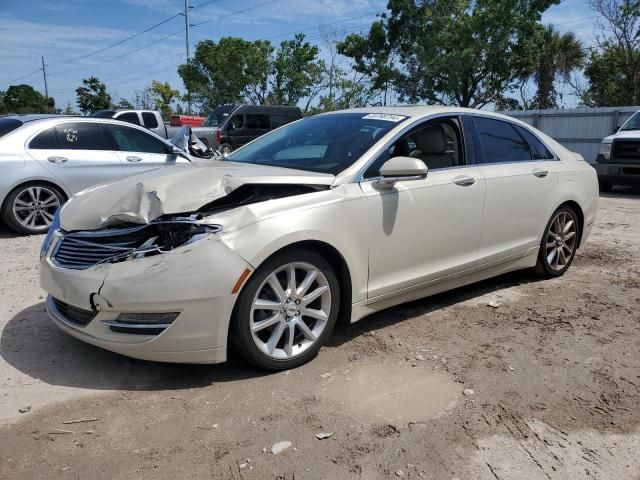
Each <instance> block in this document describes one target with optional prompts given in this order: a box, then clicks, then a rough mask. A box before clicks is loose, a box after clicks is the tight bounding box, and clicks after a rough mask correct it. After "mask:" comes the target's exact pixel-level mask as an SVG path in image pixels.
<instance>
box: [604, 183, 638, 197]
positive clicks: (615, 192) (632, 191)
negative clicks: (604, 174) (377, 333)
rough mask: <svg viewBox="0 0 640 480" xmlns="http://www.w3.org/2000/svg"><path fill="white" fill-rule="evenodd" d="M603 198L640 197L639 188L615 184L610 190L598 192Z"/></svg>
mask: <svg viewBox="0 0 640 480" xmlns="http://www.w3.org/2000/svg"><path fill="white" fill-rule="evenodd" d="M600 196H601V197H603V198H640V188H635V187H621V186H615V187H613V189H612V190H611V191H610V192H600Z"/></svg>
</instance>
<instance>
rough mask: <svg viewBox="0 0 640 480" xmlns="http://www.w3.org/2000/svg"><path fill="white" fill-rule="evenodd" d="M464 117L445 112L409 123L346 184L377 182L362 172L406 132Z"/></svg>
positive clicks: (459, 113)
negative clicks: (435, 122) (424, 125)
mask: <svg viewBox="0 0 640 480" xmlns="http://www.w3.org/2000/svg"><path fill="white" fill-rule="evenodd" d="M464 115H465V114H464V113H463V112H446V113H437V114H434V115H428V116H425V117H420V118H416V119H415V121H414V122H411V123H409V124H408V125H405V126H404V128H403V129H402V130H400V131H399V132H397V133H395V134H394V135H393V137H391V138H390V139H389V140H387V141H386V142H385V143H384V145H383V146H382V147H380V148H379V149H378V151H377V152H375V153H374V154H373V155H371V158H369V160H368V161H367V163H366V164H365V165H364V166H363V167H362V168H361V169H360V170H359V171H358V173H356V174H355V175H354V176H353V178H352V179H351V182H348V183H364V182H368V181H370V180H377V179H378V178H380V177H375V178H365V177H364V172H366V171H367V169H368V168H369V167H370V166H371V164H372V163H373V162H375V161H376V160H377V159H378V155H380V154H382V152H384V151H385V150H387V149H388V148H389V147H390V146H391V144H392V143H393V142H395V141H396V140H398V139H399V138H400V137H402V136H403V135H404V134H406V133H407V132H408V131H410V130H412V129H413V128H414V127H416V126H418V125H419V124H420V123H426V122H429V121H431V120H437V119H439V118H451V117H457V118H460V117H463V116H464ZM460 127H461V130H463V127H462V125H461V126H460ZM461 134H462V135H463V139H462V143H463V148H466V146H465V142H464V132H461ZM365 155H366V152H365ZM466 157H467V155H466V152H465V160H466ZM354 163H355V162H354ZM469 166H471V165H467V164H465V165H458V166H456V167H447V168H446V169H450V168H451V169H452V168H460V167H469ZM473 166H476V164H473ZM446 169H445V168H438V171H440V170H446ZM339 175H340V174H338V175H337V176H339Z"/></svg>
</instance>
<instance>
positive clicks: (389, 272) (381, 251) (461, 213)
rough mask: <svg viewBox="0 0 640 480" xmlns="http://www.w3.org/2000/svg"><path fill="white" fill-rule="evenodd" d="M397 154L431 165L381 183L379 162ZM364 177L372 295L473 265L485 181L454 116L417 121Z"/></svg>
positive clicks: (383, 294)
mask: <svg viewBox="0 0 640 480" xmlns="http://www.w3.org/2000/svg"><path fill="white" fill-rule="evenodd" d="M392 156H409V157H413V158H419V159H421V160H422V161H424V162H425V164H426V165H427V167H429V172H428V175H427V177H426V178H425V179H421V180H411V181H400V182H397V183H396V184H395V186H394V187H393V188H391V189H380V188H378V187H377V186H376V182H375V177H376V176H377V175H379V173H378V171H377V169H378V168H379V167H380V165H381V164H382V163H383V162H384V160H385V159H386V158H390V157H392ZM364 176H365V181H363V182H362V183H361V187H362V190H363V192H364V194H365V197H366V198H365V201H366V202H367V214H368V217H369V218H368V229H369V232H368V233H369V287H368V290H369V298H370V299H376V298H378V297H384V296H385V295H386V294H391V293H393V292H397V291H399V290H402V289H411V288H413V287H417V286H419V285H423V284H425V283H428V282H431V281H434V280H437V279H441V278H444V277H446V276H448V275H452V274H456V273H459V272H462V271H465V270H469V269H472V268H474V267H475V266H476V264H477V258H478V248H479V245H480V235H481V231H482V222H483V202H484V194H485V182H484V179H483V177H482V175H481V174H480V171H479V169H478V167H477V166H476V165H471V164H468V163H467V155H466V154H465V147H464V139H463V135H462V128H461V126H460V122H459V120H458V119H457V118H456V117H451V118H444V119H438V120H432V121H429V122H426V123H423V124H421V125H419V126H418V127H415V128H414V129H412V130H411V131H410V132H409V133H407V134H406V135H404V136H402V137H401V138H400V139H398V140H397V141H396V142H394V144H393V145H392V146H391V148H390V149H389V151H388V153H387V152H385V153H384V154H383V155H382V157H381V158H380V159H379V160H378V161H376V162H374V164H373V165H372V167H370V168H369V170H368V171H367V172H365V175H364ZM363 248H365V247H364V246H363Z"/></svg>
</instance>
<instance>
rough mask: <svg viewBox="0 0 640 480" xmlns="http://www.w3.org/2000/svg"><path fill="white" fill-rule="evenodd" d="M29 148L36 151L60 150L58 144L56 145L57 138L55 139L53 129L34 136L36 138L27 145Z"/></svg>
mask: <svg viewBox="0 0 640 480" xmlns="http://www.w3.org/2000/svg"><path fill="white" fill-rule="evenodd" d="M29 148H36V149H56V148H60V144H59V143H58V138H57V137H56V132H54V131H53V128H47V129H46V130H44V131H43V132H40V133H39V134H38V135H37V136H36V138H34V139H33V140H31V143H29Z"/></svg>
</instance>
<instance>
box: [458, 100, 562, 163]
mask: <svg viewBox="0 0 640 480" xmlns="http://www.w3.org/2000/svg"><path fill="white" fill-rule="evenodd" d="M465 115H467V116H469V117H472V118H475V117H478V118H485V119H489V120H495V121H497V122H504V123H508V124H510V125H513V126H516V127H520V128H524V129H525V130H526V131H527V132H529V133H530V134H531V135H533V136H534V137H535V138H536V140H538V141H539V142H540V143H541V144H542V145H544V147H545V148H546V149H547V150H549V152H550V153H551V155H553V158H545V159H539V160H532V159H530V160H512V161H509V162H488V163H478V165H499V164H502V165H504V164H513V163H525V162H554V161H558V162H559V161H560V157H559V156H558V154H557V153H556V152H555V150H554V149H553V148H551V147H550V146H549V144H548V143H547V142H545V141H544V140H543V139H542V138H540V137H539V136H538V135H537V134H536V132H534V131H532V130H531V128H532V127H531V125H529V124H528V123H525V122H522V123H517V122H514V121H512V120H510V119H507V118H502V117H494V116H492V115H482V114H478V113H467V114H465ZM474 128H475V124H474ZM476 135H478V137H479V136H480V135H479V134H478V132H477V128H476ZM524 141H525V142H526V141H527V140H526V139H524ZM527 143H528V142H527ZM481 147H482V146H481ZM482 157H483V160H484V153H483V155H482Z"/></svg>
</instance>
